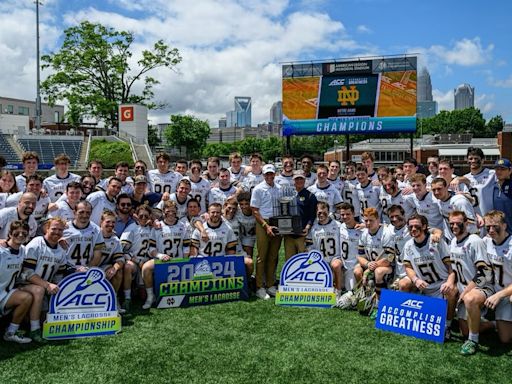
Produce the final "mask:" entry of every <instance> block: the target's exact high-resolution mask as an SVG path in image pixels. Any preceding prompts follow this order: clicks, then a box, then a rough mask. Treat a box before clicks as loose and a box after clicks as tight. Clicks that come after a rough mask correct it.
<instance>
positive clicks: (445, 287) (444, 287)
mask: <svg viewBox="0 0 512 384" xmlns="http://www.w3.org/2000/svg"><path fill="white" fill-rule="evenodd" d="M455 289H456V288H455V285H454V284H450V283H448V282H446V283H443V284H441V293H442V294H443V295H444V296H448V295H450V294H451V293H452V292H453V291H454V290H455Z"/></svg>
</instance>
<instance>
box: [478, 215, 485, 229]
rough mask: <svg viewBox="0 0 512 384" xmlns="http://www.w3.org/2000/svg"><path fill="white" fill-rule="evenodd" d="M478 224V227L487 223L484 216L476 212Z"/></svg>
mask: <svg viewBox="0 0 512 384" xmlns="http://www.w3.org/2000/svg"><path fill="white" fill-rule="evenodd" d="M476 225H477V227H478V228H482V227H483V226H484V225H485V221H484V218H483V217H482V216H480V215H479V214H478V213H477V214H476Z"/></svg>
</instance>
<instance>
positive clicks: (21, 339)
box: [4, 331, 32, 344]
mask: <svg viewBox="0 0 512 384" xmlns="http://www.w3.org/2000/svg"><path fill="white" fill-rule="evenodd" d="M4 340H5V341H12V342H14V343H18V344H28V343H30V342H31V341H32V339H30V338H28V337H25V336H23V334H22V333H21V332H20V331H16V332H15V333H10V332H5V333H4Z"/></svg>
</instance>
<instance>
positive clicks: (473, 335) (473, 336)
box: [468, 332, 480, 343]
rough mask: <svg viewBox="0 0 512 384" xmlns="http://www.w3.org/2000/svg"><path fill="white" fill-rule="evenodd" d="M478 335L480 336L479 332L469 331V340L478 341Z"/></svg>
mask: <svg viewBox="0 0 512 384" xmlns="http://www.w3.org/2000/svg"><path fill="white" fill-rule="evenodd" d="M478 336H480V335H479V333H472V332H469V335H468V340H471V341H474V342H475V343H478Z"/></svg>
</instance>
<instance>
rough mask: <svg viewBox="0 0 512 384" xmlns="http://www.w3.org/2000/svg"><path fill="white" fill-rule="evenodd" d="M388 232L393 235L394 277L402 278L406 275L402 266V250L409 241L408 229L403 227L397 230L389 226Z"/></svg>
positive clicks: (405, 226)
mask: <svg viewBox="0 0 512 384" xmlns="http://www.w3.org/2000/svg"><path fill="white" fill-rule="evenodd" d="M389 230H390V232H391V234H392V235H393V243H394V245H395V261H396V267H395V276H397V277H404V276H405V274H406V273H405V268H404V264H403V249H404V245H405V243H406V242H407V241H408V240H410V239H411V235H410V234H409V228H407V225H404V226H403V227H402V228H400V229H397V228H395V227H394V226H392V225H390V226H389Z"/></svg>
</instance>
